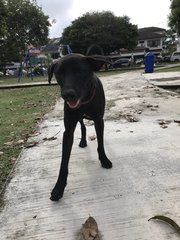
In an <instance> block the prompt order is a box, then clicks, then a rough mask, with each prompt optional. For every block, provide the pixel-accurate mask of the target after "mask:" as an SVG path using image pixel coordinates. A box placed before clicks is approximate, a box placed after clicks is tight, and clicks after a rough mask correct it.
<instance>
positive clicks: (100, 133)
mask: <svg viewBox="0 0 180 240" xmlns="http://www.w3.org/2000/svg"><path fill="white" fill-rule="evenodd" d="M94 123H95V129H96V134H97V140H98V148H97V150H98V155H99V160H100V162H101V165H102V167H103V168H112V162H111V161H110V160H109V159H108V158H107V156H106V153H105V151H104V120H103V119H102V118H100V119H95V120H94Z"/></svg>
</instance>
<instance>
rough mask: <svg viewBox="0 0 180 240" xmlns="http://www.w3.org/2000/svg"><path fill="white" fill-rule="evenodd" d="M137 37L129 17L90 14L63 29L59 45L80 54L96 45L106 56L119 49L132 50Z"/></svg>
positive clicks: (135, 28) (107, 13) (104, 12)
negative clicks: (67, 45) (68, 47)
mask: <svg viewBox="0 0 180 240" xmlns="http://www.w3.org/2000/svg"><path fill="white" fill-rule="evenodd" d="M137 35H138V33H137V26H136V25H133V24H131V23H130V19H129V17H127V16H123V17H116V16H115V15H114V14H113V13H112V12H109V11H103V12H91V13H86V14H84V15H83V16H82V17H79V18H78V19H76V20H75V21H73V22H72V24H71V25H70V26H69V27H67V28H65V29H64V31H63V34H62V38H61V43H63V44H69V45H70V46H71V48H72V50H73V52H80V53H85V52H86V51H87V49H88V47H89V46H90V45H92V44H97V45H99V46H100V47H102V49H103V51H104V53H105V55H107V54H109V53H110V52H112V51H115V50H118V49H120V48H127V49H129V50H132V49H133V48H134V47H135V46H136V45H137Z"/></svg>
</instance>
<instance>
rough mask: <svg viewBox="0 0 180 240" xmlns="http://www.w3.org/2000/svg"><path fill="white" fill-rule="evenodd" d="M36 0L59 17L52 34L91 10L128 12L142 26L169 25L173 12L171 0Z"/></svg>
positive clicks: (125, 13)
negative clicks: (170, 7) (168, 18)
mask: <svg viewBox="0 0 180 240" xmlns="http://www.w3.org/2000/svg"><path fill="white" fill-rule="evenodd" d="M37 3H38V5H41V6H42V9H43V11H44V12H45V14H47V15H49V16H50V19H56V23H55V24H53V26H52V27H51V29H50V37H55V36H56V37H59V36H60V35H61V33H62V31H63V29H64V28H65V27H67V26H68V25H69V24H70V23H71V21H72V20H74V19H76V18H78V17H79V16H82V15H83V14H84V13H86V12H89V11H103V10H105V11H107V10H109V11H112V12H113V13H114V14H115V15H116V16H123V15H127V16H128V17H130V19H131V23H133V24H137V25H138V27H139V28H141V27H150V26H155V27H163V28H167V16H168V14H169V12H170V10H169V6H170V0H151V1H149V0H90V1H88V0H87V1H85V0H37Z"/></svg>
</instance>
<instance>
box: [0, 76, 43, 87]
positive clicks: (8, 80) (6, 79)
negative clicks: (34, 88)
mask: <svg viewBox="0 0 180 240" xmlns="http://www.w3.org/2000/svg"><path fill="white" fill-rule="evenodd" d="M43 81H47V75H45V76H36V77H34V78H33V80H32V79H31V78H30V77H26V76H23V77H22V79H21V80H20V82H19V83H33V82H43ZM17 83H18V77H14V76H0V85H1V84H17Z"/></svg>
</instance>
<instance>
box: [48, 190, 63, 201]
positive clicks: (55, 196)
mask: <svg viewBox="0 0 180 240" xmlns="http://www.w3.org/2000/svg"><path fill="white" fill-rule="evenodd" d="M62 197H63V193H61V192H60V191H58V190H57V189H56V188H54V189H53V190H52V192H51V197H50V199H51V201H59V199H60V198H62Z"/></svg>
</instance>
